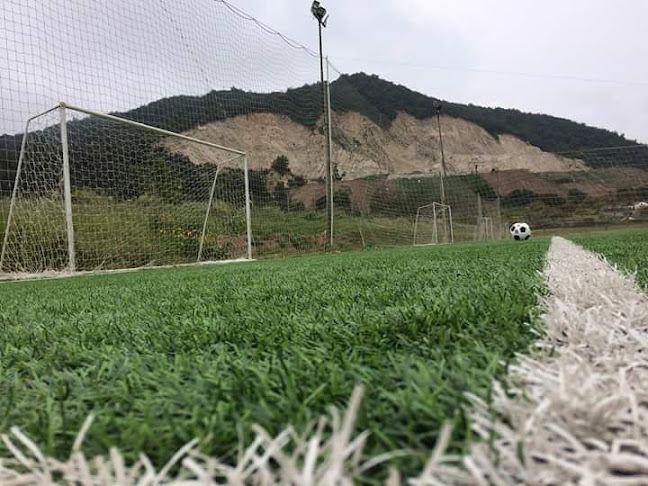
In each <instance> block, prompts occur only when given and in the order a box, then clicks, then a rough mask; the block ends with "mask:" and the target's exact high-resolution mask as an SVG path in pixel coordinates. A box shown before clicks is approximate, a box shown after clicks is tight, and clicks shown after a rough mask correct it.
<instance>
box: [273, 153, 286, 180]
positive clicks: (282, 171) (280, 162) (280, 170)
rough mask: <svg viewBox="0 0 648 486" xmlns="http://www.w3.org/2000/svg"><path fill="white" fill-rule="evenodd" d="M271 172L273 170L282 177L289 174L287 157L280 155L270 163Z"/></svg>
mask: <svg viewBox="0 0 648 486" xmlns="http://www.w3.org/2000/svg"><path fill="white" fill-rule="evenodd" d="M272 170H274V171H275V172H276V173H277V174H279V175H280V176H284V175H286V174H288V173H289V172H290V167H288V157H286V156H285V155H280V156H279V157H277V158H276V159H275V161H274V162H273V163H272Z"/></svg>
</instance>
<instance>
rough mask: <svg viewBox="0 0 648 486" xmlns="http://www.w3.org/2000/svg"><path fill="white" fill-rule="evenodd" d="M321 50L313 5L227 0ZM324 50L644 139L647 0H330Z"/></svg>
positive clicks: (354, 63) (354, 62) (457, 95)
mask: <svg viewBox="0 0 648 486" xmlns="http://www.w3.org/2000/svg"><path fill="white" fill-rule="evenodd" d="M232 2H233V3H235V4H236V5H238V6H239V7H241V8H242V9H244V10H245V11H247V12H248V13H250V14H252V15H254V16H256V17H258V18H259V19H262V20H264V21H265V22H266V23H268V24H270V25H272V26H273V27H275V28H277V29H278V30H279V31H282V32H284V33H286V34H287V35H289V36H291V37H292V38H294V39H295V40H299V41H301V42H303V43H304V44H307V45H309V46H313V47H316V45H317V38H316V30H315V25H314V24H315V21H314V20H313V19H312V18H311V17H310V12H309V6H310V0H272V1H268V0H265V1H264V0H232ZM322 4H323V5H324V6H325V7H327V8H328V10H329V12H330V13H331V17H330V20H329V27H328V29H327V31H326V41H325V46H326V50H327V51H328V53H329V55H330V56H331V59H332V62H334V64H335V65H336V66H337V67H338V68H339V69H340V70H342V71H345V72H355V71H360V70H362V71H366V72H370V73H375V74H378V75H380V76H381V77H384V78H387V79H389V80H392V81H396V82H398V83H401V84H404V85H407V86H408V87H410V88H412V89H415V90H418V91H421V92H423V93H425V94H428V95H431V96H435V97H439V98H444V99H447V100H450V101H458V102H465V103H474V104H479V105H484V106H501V107H510V108H518V109H521V110H524V111H530V112H541V113H548V114H552V115H557V116H562V117H566V118H570V119H574V120H577V121H580V122H584V123H587V124H590V125H594V126H599V127H605V128H608V129H611V130H615V131H617V132H619V133H624V134H625V135H626V136H628V137H630V138H633V139H639V140H640V141H642V142H648V62H646V60H647V59H648V1H645V0H542V1H537V0H445V1H440V0H352V1H351V0H324V1H323V2H322Z"/></svg>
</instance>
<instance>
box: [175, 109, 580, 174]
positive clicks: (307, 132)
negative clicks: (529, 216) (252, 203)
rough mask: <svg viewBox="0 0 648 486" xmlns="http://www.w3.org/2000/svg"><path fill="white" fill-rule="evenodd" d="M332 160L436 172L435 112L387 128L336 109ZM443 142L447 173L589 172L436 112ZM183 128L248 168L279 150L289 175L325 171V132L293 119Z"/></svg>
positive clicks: (258, 117) (200, 157)
mask: <svg viewBox="0 0 648 486" xmlns="http://www.w3.org/2000/svg"><path fill="white" fill-rule="evenodd" d="M333 127H334V128H333V158H334V162H335V163H336V164H337V167H338V171H339V173H340V175H342V177H343V178H344V179H347V180H348V179H356V178H359V177H365V176H369V175H377V174H389V175H406V174H413V173H438V172H439V170H440V166H441V151H440V147H439V137H438V132H437V122H436V119H435V118H429V119H424V120H419V119H416V118H414V117H412V116H410V115H408V114H405V113H399V114H398V116H397V117H396V119H395V120H394V121H393V123H392V124H391V126H390V128H389V129H387V130H385V129H382V128H381V127H380V126H378V125H377V124H375V123H374V122H373V121H371V120H370V119H368V118H367V117H365V116H363V115H361V114H359V113H353V112H350V113H335V114H334V115H333ZM441 128H442V132H443V143H444V149H445V154H446V161H447V164H448V169H449V171H450V172H458V173H465V172H473V171H474V170H475V168H477V170H478V171H479V172H490V171H491V170H492V169H498V170H508V169H526V170H529V171H531V172H563V171H573V170H586V167H585V165H584V164H583V163H582V162H581V161H579V160H573V159H566V158H562V157H560V156H557V155H554V154H550V153H547V152H543V151H542V150H540V149H539V148H537V147H534V146H532V145H530V144H528V143H526V142H524V141H522V140H520V139H518V138H516V137H514V136H512V135H502V136H499V137H498V138H494V137H493V136H491V135H490V134H489V133H487V132H486V131H485V130H484V129H483V128H481V127H479V126H478V125H476V124H474V123H471V122H468V121H466V120H462V119H459V118H452V117H449V116H443V117H441ZM185 134H187V135H190V136H193V137H197V138H200V139H203V140H208V141H211V142H214V143H218V144H221V145H225V146H229V147H233V148H238V149H241V150H244V151H246V152H247V153H248V159H249V162H250V166H251V168H253V169H262V168H269V167H270V165H271V164H272V162H273V161H274V159H276V158H277V157H278V156H280V155H285V156H286V157H288V160H289V163H290V169H291V171H292V173H293V174H295V175H301V176H304V177H306V178H307V179H314V178H317V177H320V176H322V175H323V163H322V160H323V151H324V137H323V135H322V134H321V130H317V129H316V130H312V129H310V128H307V127H305V126H303V125H301V124H299V123H296V122H294V121H292V120H291V119H290V118H288V117H286V116H282V115H275V114H271V113H254V114H249V115H242V116H237V117H234V118H229V119H227V120H224V121H218V122H213V123H209V124H207V125H204V126H200V127H198V128H196V129H193V130H190V131H187V132H185ZM167 146H168V147H169V148H171V149H173V150H178V151H180V152H182V153H184V154H186V155H187V156H189V157H190V158H191V160H192V161H193V162H194V163H197V164H200V163H205V162H216V161H217V160H222V159H223V158H225V156H224V155H223V154H217V153H216V152H214V151H213V150H211V149H206V148H202V147H198V146H196V145H195V144H190V143H188V142H184V141H177V142H176V141H168V142H167Z"/></svg>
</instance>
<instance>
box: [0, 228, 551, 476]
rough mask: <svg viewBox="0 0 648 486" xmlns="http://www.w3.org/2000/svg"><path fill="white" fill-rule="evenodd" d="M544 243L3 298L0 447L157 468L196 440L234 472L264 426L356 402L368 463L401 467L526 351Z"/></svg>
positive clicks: (23, 288)
mask: <svg viewBox="0 0 648 486" xmlns="http://www.w3.org/2000/svg"><path fill="white" fill-rule="evenodd" d="M548 243H549V240H547V239H536V240H531V241H529V242H525V243H522V244H520V243H517V242H499V243H481V244H466V245H455V246H441V247H429V248H416V249H397V250H388V251H373V252H372V251H367V252H355V253H345V254H340V255H333V256H331V255H327V256H318V257H302V258H294V259H290V260H283V261H259V262H253V263H246V264H240V265H229V266H207V267H195V268H178V269H170V270H150V271H142V272H134V273H128V274H114V275H101V276H87V277H77V278H72V279H61V280H43V281H29V282H15V283H5V284H2V285H0V300H1V302H2V307H1V310H0V329H1V332H0V353H1V354H2V356H3V359H2V362H1V365H0V387H1V392H0V409H1V410H3V413H2V414H1V418H0V420H1V422H0V429H1V430H2V431H6V430H7V429H8V427H9V426H13V425H16V426H19V427H20V428H21V429H22V430H23V431H24V432H25V433H26V434H27V435H29V436H30V437H31V438H32V439H34V441H35V442H36V443H38V444H39V445H40V446H42V447H43V450H44V452H46V453H48V454H51V455H54V456H57V457H67V456H68V454H69V452H70V448H71V445H72V442H73V441H74V437H75V434H76V433H77V431H78V429H79V428H80V427H81V425H82V423H83V421H84V419H85V418H86V417H87V416H88V414H90V413H94V414H95V415H96V421H95V423H94V425H93V426H92V428H91V429H90V431H89V433H88V435H87V438H86V440H85V446H84V451H85V453H86V455H88V456H93V455H95V454H105V453H107V451H108V448H109V447H110V446H116V447H119V448H120V449H121V450H122V452H123V453H124V454H125V455H126V456H127V458H128V459H133V458H135V457H136V456H137V455H138V454H139V453H140V452H145V453H146V454H148V455H149V457H151V459H152V460H153V461H154V463H155V464H163V463H164V462H166V460H168V459H169V457H170V456H171V455H172V454H173V453H174V452H175V451H176V450H177V449H178V448H180V447H181V446H182V445H184V444H185V443H186V442H188V441H189V440H191V439H193V438H194V437H198V438H200V439H201V440H202V442H201V449H202V450H203V451H204V452H206V453H208V454H210V455H219V456H222V457H225V458H230V459H232V460H233V459H234V457H235V455H236V453H237V447H238V446H239V445H240V443H241V441H243V443H245V444H247V443H249V442H250V440H251V437H252V432H251V425H252V424H255V423H258V424H260V425H261V426H263V427H264V428H266V429H267V430H268V431H269V432H270V433H272V434H274V433H277V432H279V431H281V430H282V429H283V428H284V427H285V426H287V425H288V424H292V425H294V426H295V427H296V429H297V430H303V428H304V427H305V426H306V424H308V423H309V422H311V421H312V420H314V419H316V418H317V417H318V416H320V415H321V414H324V413H326V412H327V407H328V406H329V405H331V404H333V405H337V406H339V407H340V408H343V407H344V406H345V404H346V403H347V401H348V399H349V396H350V395H351V392H352V390H353V388H354V386H355V385H356V384H363V385H364V386H365V398H364V400H363V402H362V406H361V410H360V416H359V419H358V423H357V430H365V429H367V430H370V431H371V436H370V438H369V441H368V445H367V449H366V452H367V453H371V454H373V453H379V452H384V451H393V450H395V449H410V450H412V451H413V455H412V456H409V457H408V458H406V459H401V462H400V463H399V466H400V467H401V468H403V469H404V472H414V471H416V470H417V469H418V468H420V466H421V464H422V462H423V461H424V460H425V458H426V457H427V454H429V449H430V448H431V447H433V445H434V442H435V439H436V438H437V435H438V433H439V429H440V427H441V425H442V423H443V421H444V420H446V419H451V420H453V422H454V425H455V432H454V437H453V442H452V444H453V445H452V449H453V450H456V451H459V450H461V449H465V447H466V446H467V444H468V442H469V440H470V433H469V424H468V423H467V420H466V418H465V416H464V412H463V411H462V408H461V407H460V405H462V404H464V403H465V398H464V395H463V394H464V393H465V392H467V391H470V392H473V393H475V394H477V395H478V396H481V397H484V398H485V397H487V396H488V394H489V390H490V387H491V384H492V380H493V378H494V377H499V376H502V375H503V373H504V372H505V369H506V363H507V362H508V361H509V360H510V359H511V358H512V357H513V354H514V353H515V352H518V351H523V350H524V349H525V348H526V346H527V345H529V344H530V343H531V342H532V341H533V340H534V339H535V338H536V335H535V334H534V327H535V324H536V319H535V318H536V316H537V312H538V311H537V308H536V306H537V304H538V300H539V296H540V295H541V293H542V292H543V282H542V278H541V274H540V271H541V270H542V268H543V264H544V260H545V254H546V250H547V247H548Z"/></svg>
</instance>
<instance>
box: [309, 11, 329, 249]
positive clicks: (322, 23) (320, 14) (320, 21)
mask: <svg viewBox="0 0 648 486" xmlns="http://www.w3.org/2000/svg"><path fill="white" fill-rule="evenodd" d="M311 13H312V14H313V17H315V19H316V20H317V26H318V32H319V58H320V82H321V84H322V111H323V115H324V116H323V122H324V127H325V128H326V130H325V133H324V140H325V142H324V147H325V154H326V199H327V204H326V230H327V233H328V236H329V238H328V246H333V181H332V177H333V170H332V167H331V147H330V146H329V144H330V137H329V136H328V134H329V133H330V130H331V127H330V126H329V122H328V117H327V113H328V110H330V109H331V108H330V107H329V106H328V102H327V99H328V96H327V90H328V86H327V84H326V82H325V80H324V53H323V49H322V28H323V27H326V23H327V21H328V18H329V15H328V14H327V12H326V9H325V8H324V7H322V5H321V4H320V2H318V1H317V0H315V1H314V2H313V4H312V5H311ZM327 62H328V61H327Z"/></svg>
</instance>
